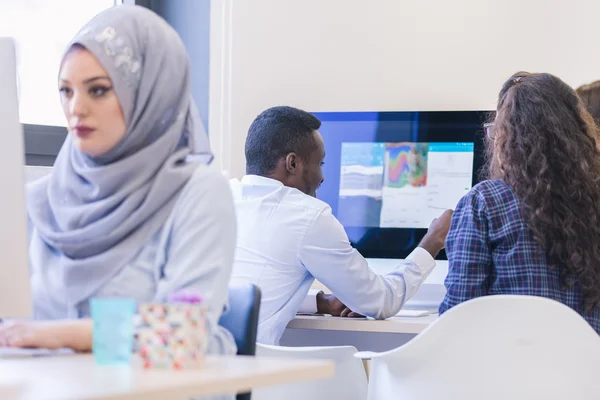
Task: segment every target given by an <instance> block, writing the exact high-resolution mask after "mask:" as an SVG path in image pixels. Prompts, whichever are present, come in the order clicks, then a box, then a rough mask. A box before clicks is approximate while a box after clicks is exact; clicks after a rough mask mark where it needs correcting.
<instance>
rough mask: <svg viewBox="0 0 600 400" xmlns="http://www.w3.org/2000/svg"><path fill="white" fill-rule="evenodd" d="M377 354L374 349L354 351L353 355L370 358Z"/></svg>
mask: <svg viewBox="0 0 600 400" xmlns="http://www.w3.org/2000/svg"><path fill="white" fill-rule="evenodd" d="M377 355H379V353H376V352H374V351H359V352H356V353H354V357H356V358H360V359H361V360H370V359H371V358H373V357H375V356H377Z"/></svg>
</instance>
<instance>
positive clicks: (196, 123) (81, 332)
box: [0, 6, 235, 354]
mask: <svg viewBox="0 0 600 400" xmlns="http://www.w3.org/2000/svg"><path fill="white" fill-rule="evenodd" d="M59 91H60V98H61V102H62V105H63V110H64V113H65V116H66V119H67V123H68V128H69V135H68V137H67V139H66V141H65V143H64V145H63V147H62V149H61V151H60V153H59V155H58V158H57V160H56V163H55V165H54V169H53V172H52V174H51V175H50V176H48V177H46V178H44V179H41V180H39V181H36V182H34V183H33V184H32V185H31V186H30V187H28V193H27V201H28V214H29V220H30V226H31V228H32V229H31V236H30V248H29V253H30V265H31V285H32V291H33V296H34V314H35V320H43V321H31V322H22V323H17V324H14V325H11V326H0V345H5V346H15V347H45V348H60V347H71V348H74V349H76V350H80V351H87V350H90V348H91V322H90V320H89V315H90V310H89V300H90V298H92V297H129V298H134V299H135V300H137V301H138V302H150V301H163V300H165V298H166V297H167V296H168V295H169V294H171V293H173V292H176V291H179V290H184V289H186V290H195V291H198V292H199V293H200V295H201V296H202V297H203V298H204V301H205V304H206V305H207V306H208V315H207V328H208V334H209V345H208V352H209V353H221V354H232V353H235V344H234V342H233V338H232V337H231V335H230V334H229V332H227V331H226V330H224V329H222V328H220V327H219V326H218V324H217V322H218V319H219V317H220V315H221V312H222V310H223V307H224V305H225V303H226V300H227V286H228V282H229V277H230V273H231V266H232V262H233V252H234V248H235V216H234V210H233V203H232V199H231V194H230V192H229V187H228V185H227V182H226V180H225V179H224V178H223V177H222V176H221V174H220V173H219V172H218V171H215V170H213V169H211V168H209V167H208V166H207V164H208V163H209V162H210V160H211V159H212V155H211V153H210V148H209V145H208V139H207V137H206V134H205V132H204V131H203V129H202V123H201V121H200V119H199V117H198V114H197V110H196V107H195V105H194V103H193V100H192V97H191V93H190V66H189V60H188V56H187V53H186V51H185V48H184V46H183V44H182V42H181V40H180V38H179V36H178V35H177V33H176V32H175V31H174V30H173V29H172V28H171V27H170V26H169V25H168V24H167V23H166V22H165V21H164V20H162V19H161V18H160V17H158V16H157V15H156V14H154V13H153V12H152V11H150V10H147V9H145V8H141V7H135V6H120V7H114V8H111V9H109V10H107V11H105V12H103V13H101V14H99V15H97V16H96V17H94V18H93V19H92V20H91V21H90V22H89V23H88V24H87V25H86V26H85V27H84V28H83V29H82V30H81V31H80V32H79V33H78V34H77V35H76V37H75V38H74V40H73V41H72V43H71V44H70V45H69V46H68V49H67V52H66V53H65V56H64V58H63V61H62V64H61V68H60V73H59ZM49 320H51V321H49Z"/></svg>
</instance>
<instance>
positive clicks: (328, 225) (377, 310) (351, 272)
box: [299, 208, 435, 319]
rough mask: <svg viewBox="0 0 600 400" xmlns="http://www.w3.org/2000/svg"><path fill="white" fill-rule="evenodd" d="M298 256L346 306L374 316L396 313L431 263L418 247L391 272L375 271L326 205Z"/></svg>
mask: <svg viewBox="0 0 600 400" xmlns="http://www.w3.org/2000/svg"><path fill="white" fill-rule="evenodd" d="M299 257H300V260H301V262H302V264H303V265H304V267H305V268H306V269H307V270H308V271H309V272H310V273H311V274H312V276H314V277H315V278H316V279H318V280H319V281H320V282H322V283H323V284H324V285H325V286H327V287H328V288H329V289H330V290H331V291H332V292H333V294H335V296H336V297H337V298H338V299H339V300H340V301H341V302H342V303H344V304H345V305H346V306H347V307H348V308H350V309H351V310H353V311H355V312H358V313H360V314H363V315H366V316H369V317H373V318H377V319H384V318H388V317H391V316H394V315H396V314H397V313H398V311H400V309H401V308H402V306H403V305H404V303H405V302H406V301H407V300H408V299H409V298H410V297H411V296H412V295H413V294H414V293H415V292H416V291H417V289H418V288H419V287H420V285H421V283H423V281H424V280H425V279H426V278H427V276H428V275H429V274H430V273H431V271H432V270H433V267H434V266H435V261H434V260H433V258H432V257H431V255H429V253H427V251H426V250H424V249H422V248H418V249H416V250H415V251H414V252H413V253H412V254H411V255H410V256H409V257H408V258H407V259H406V261H404V262H403V263H402V264H401V265H400V266H399V267H398V268H396V269H395V270H394V271H392V272H390V273H389V274H386V275H378V274H376V273H375V272H373V271H372V270H371V269H370V268H369V266H368V264H367V261H366V260H365V259H364V258H363V257H362V256H361V255H360V253H359V252H358V251H357V250H356V249H354V248H353V247H352V246H351V245H350V241H349V240H348V237H347V236H346V232H345V231H344V228H343V227H342V225H341V224H340V223H339V221H338V220H337V219H336V218H335V217H334V216H333V214H332V213H331V209H329V208H327V209H325V210H323V211H322V212H321V213H320V214H319V215H318V216H317V217H316V218H315V219H314V220H313V221H312V223H311V225H310V226H309V227H308V229H307V231H306V234H305V236H304V238H303V242H302V245H301V248H300V254H299ZM315 307H316V304H315Z"/></svg>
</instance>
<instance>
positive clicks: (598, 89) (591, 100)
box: [576, 81, 600, 124]
mask: <svg viewBox="0 0 600 400" xmlns="http://www.w3.org/2000/svg"><path fill="white" fill-rule="evenodd" d="M576 91H577V94H578V95H579V97H580V98H581V101H583V104H584V105H585V106H586V108H587V110H588V111H589V112H590V114H592V117H594V119H595V120H596V123H597V124H600V81H596V82H592V83H590V84H588V85H583V86H580V87H578V88H577V90H576Z"/></svg>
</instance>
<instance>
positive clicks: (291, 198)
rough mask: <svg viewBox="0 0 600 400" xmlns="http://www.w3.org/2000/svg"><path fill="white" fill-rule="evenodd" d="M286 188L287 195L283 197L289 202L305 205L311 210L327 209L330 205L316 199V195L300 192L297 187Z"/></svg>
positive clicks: (320, 210)
mask: <svg viewBox="0 0 600 400" xmlns="http://www.w3.org/2000/svg"><path fill="white" fill-rule="evenodd" d="M286 189H287V193H286V194H287V195H286V196H285V198H284V201H285V202H288V203H290V204H294V205H299V206H302V207H305V208H307V209H309V210H313V211H315V212H322V211H324V210H329V209H331V207H330V206H329V204H327V203H325V202H324V201H323V200H320V199H317V198H316V197H312V196H309V195H307V194H305V193H302V192H301V191H299V190H298V189H294V188H289V187H286Z"/></svg>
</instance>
